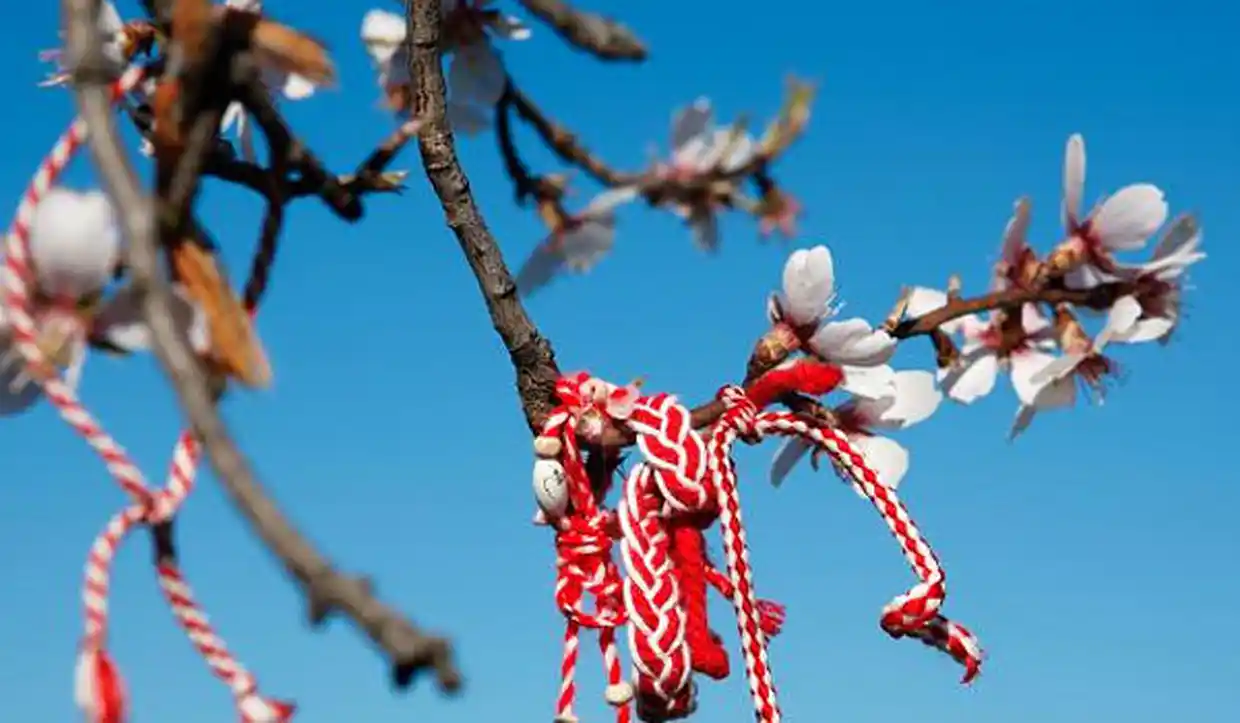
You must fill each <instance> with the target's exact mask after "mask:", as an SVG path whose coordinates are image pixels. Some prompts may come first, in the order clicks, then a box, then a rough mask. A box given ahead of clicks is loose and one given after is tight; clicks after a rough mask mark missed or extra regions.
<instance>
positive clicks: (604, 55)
mask: <svg viewBox="0 0 1240 723" xmlns="http://www.w3.org/2000/svg"><path fill="white" fill-rule="evenodd" d="M521 4H522V5H524V6H525V9H526V10H528V11H530V13H531V14H533V15H534V16H535V17H537V18H538V19H539V20H542V21H543V22H544V23H546V24H547V25H550V26H551V27H552V28H553V29H555V31H556V33H558V34H559V35H560V37H562V38H564V40H566V41H567V42H568V43H569V44H570V45H572V46H573V47H576V48H578V49H580V50H583V51H585V52H587V53H589V54H591V55H593V56H594V57H596V58H599V59H600V60H627V61H641V60H645V59H646V46H645V45H644V44H643V43H642V41H640V40H638V39H637V36H636V35H634V34H633V31H632V30H629V29H628V28H627V27H625V26H624V25H623V24H621V23H619V22H617V21H615V20H612V19H611V18H606V17H603V16H602V15H596V14H594V13H587V12H583V11H581V10H576V9H574V8H573V7H572V6H571V5H569V4H568V3H566V2H564V1H563V0H521Z"/></svg>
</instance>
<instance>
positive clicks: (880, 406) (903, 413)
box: [771, 371, 943, 496]
mask: <svg viewBox="0 0 1240 723" xmlns="http://www.w3.org/2000/svg"><path fill="white" fill-rule="evenodd" d="M891 378H892V384H891V387H890V389H889V391H888V393H887V394H886V395H884V396H882V397H879V398H875V399H865V398H861V397H856V396H854V397H853V398H852V399H850V400H848V401H847V402H845V403H844V404H842V405H841V406H839V407H837V408H836V409H835V410H833V411H834V414H835V416H836V418H837V419H838V429H839V430H840V431H841V432H843V433H844V436H845V437H847V439H848V441H849V442H850V443H851V444H852V445H853V446H854V447H855V448H857V450H858V451H859V452H861V454H862V456H863V457H864V458H865V461H866V464H868V465H869V466H870V467H871V468H872V469H873V470H874V472H875V474H876V476H877V477H878V481H879V482H880V483H882V484H883V485H886V486H887V487H889V488H891V489H895V488H896V487H898V486H899V484H900V481H901V480H903V479H904V476H905V474H906V473H907V472H908V466H909V453H908V450H907V449H905V447H904V446H903V445H901V444H900V443H899V442H896V441H895V440H893V439H891V438H889V437H885V436H881V435H879V434H876V433H875V430H884V431H896V430H900V429H906V428H908V427H911V426H912V425H914V424H917V423H919V422H922V421H924V420H926V419H928V418H929V417H930V416H931V415H932V414H934V412H935V410H936V409H938V407H939V404H940V403H941V402H942V400H943V394H942V392H940V391H939V390H938V389H937V388H935V380H934V375H933V374H931V373H930V372H924V371H900V372H892V374H891ZM811 450H812V447H811V446H810V444H809V443H807V442H806V441H805V440H803V439H801V438H800V437H789V438H787V439H786V440H785V441H784V442H783V443H782V444H781V445H780V448H779V450H778V451H777V452H776V453H775V457H774V459H773V460H772V462H771V483H772V484H774V485H776V486H778V485H779V484H781V483H782V482H783V480H784V478H786V477H787V476H788V473H789V472H791V471H792V469H793V468H794V467H795V466H796V465H797V463H798V462H800V460H801V459H802V458H804V456H805V455H806V453H808V452H810V451H811ZM850 481H851V480H850ZM854 486H855V482H854ZM857 491H858V493H860V492H861V490H860V488H859V487H858V488H857ZM863 496H864V495H863Z"/></svg>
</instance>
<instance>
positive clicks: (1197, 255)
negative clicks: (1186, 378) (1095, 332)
mask: <svg viewBox="0 0 1240 723" xmlns="http://www.w3.org/2000/svg"><path fill="white" fill-rule="evenodd" d="M1200 248H1201V230H1200V228H1199V227H1198V225H1197V221H1196V219H1195V218H1193V217H1192V216H1189V215H1184V216H1180V217H1178V218H1177V219H1176V220H1175V221H1173V222H1172V224H1171V225H1170V227H1169V228H1168V229H1167V231H1166V233H1165V234H1163V236H1162V238H1161V239H1160V240H1159V242H1158V244H1157V246H1155V248H1154V253H1153V257H1152V258H1151V259H1150V260H1149V261H1148V262H1146V263H1144V264H1140V265H1137V266H1120V267H1118V268H1117V269H1116V270H1115V273H1114V274H1102V273H1099V274H1096V275H1095V277H1094V278H1093V279H1091V281H1092V282H1094V283H1103V282H1110V281H1118V280H1123V281H1126V282H1129V283H1130V284H1131V285H1132V286H1133V288H1134V291H1133V293H1132V294H1131V295H1130V296H1125V297H1123V298H1121V299H1119V300H1118V301H1117V302H1116V305H1119V304H1121V303H1122V304H1128V303H1134V304H1136V308H1138V309H1139V310H1140V313H1139V314H1137V316H1136V317H1135V318H1132V323H1131V324H1129V325H1127V326H1125V327H1123V328H1116V329H1114V330H1113V331H1112V334H1111V340H1112V341H1114V342H1120V343H1128V344H1137V343H1142V342H1148V341H1158V342H1161V343H1166V342H1167V340H1168V339H1169V338H1170V336H1171V334H1172V332H1174V331H1175V328H1176V325H1177V324H1178V322H1179V319H1180V300H1181V297H1182V295H1183V286H1184V279H1185V277H1186V275H1187V272H1188V269H1189V267H1190V266H1192V265H1193V264H1195V263H1197V262H1199V261H1201V260H1202V259H1204V258H1205V257H1206V254H1205V252H1203V251H1201V250H1200ZM1122 318H1127V317H1122Z"/></svg>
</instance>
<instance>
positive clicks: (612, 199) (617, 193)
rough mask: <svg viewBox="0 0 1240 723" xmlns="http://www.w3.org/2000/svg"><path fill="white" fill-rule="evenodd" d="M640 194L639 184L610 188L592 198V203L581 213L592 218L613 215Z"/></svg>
mask: <svg viewBox="0 0 1240 723" xmlns="http://www.w3.org/2000/svg"><path fill="white" fill-rule="evenodd" d="M640 195H641V190H640V189H639V188H638V187H637V186H620V187H618V188H609V189H607V190H605V191H602V192H601V193H599V194H598V195H596V196H595V197H594V198H592V199H590V203H588V204H586V207H585V208H584V209H582V211H581V215H582V216H586V217H591V218H603V217H611V216H613V215H614V214H613V213H612V212H613V211H614V210H615V209H617V208H619V207H620V206H623V205H624V204H626V203H631V202H632V201H634V200H636V199H637V197H638V196H640Z"/></svg>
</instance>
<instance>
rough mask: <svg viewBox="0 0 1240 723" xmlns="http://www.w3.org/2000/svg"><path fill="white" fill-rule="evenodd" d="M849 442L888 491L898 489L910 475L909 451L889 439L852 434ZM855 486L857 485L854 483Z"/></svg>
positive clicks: (849, 436)
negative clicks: (906, 475) (908, 474)
mask: <svg viewBox="0 0 1240 723" xmlns="http://www.w3.org/2000/svg"><path fill="white" fill-rule="evenodd" d="M848 441H849V442H852V445H853V447H855V448H856V449H857V451H858V452H860V453H861V456H862V457H864V458H865V461H866V464H867V465H869V466H870V468H871V469H873V470H874V474H875V476H876V477H878V481H879V482H880V483H881V484H882V485H883V486H884V487H887V488H888V489H893V490H894V489H896V488H898V487H899V486H900V482H901V481H902V480H903V479H904V475H905V474H907V473H908V450H907V449H905V448H904V447H903V446H902V445H901V444H900V443H899V442H897V441H895V440H893V439H888V438H887V437H871V436H868V435H864V434H850V435H848ZM854 484H855V483H854Z"/></svg>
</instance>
